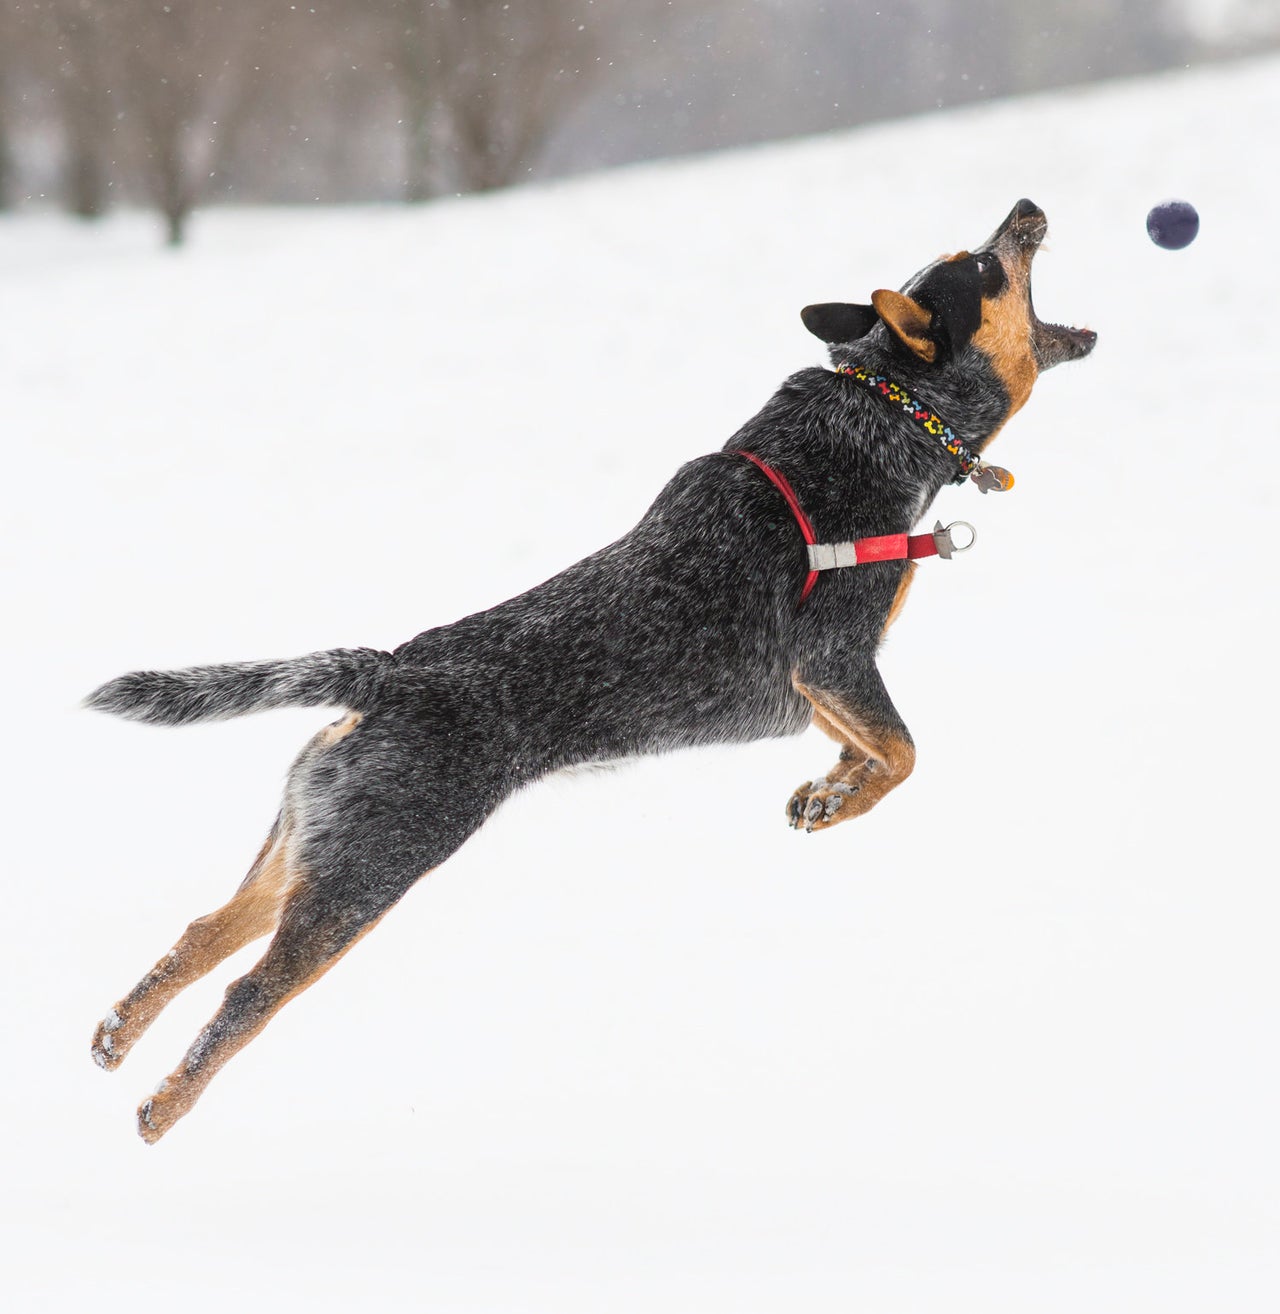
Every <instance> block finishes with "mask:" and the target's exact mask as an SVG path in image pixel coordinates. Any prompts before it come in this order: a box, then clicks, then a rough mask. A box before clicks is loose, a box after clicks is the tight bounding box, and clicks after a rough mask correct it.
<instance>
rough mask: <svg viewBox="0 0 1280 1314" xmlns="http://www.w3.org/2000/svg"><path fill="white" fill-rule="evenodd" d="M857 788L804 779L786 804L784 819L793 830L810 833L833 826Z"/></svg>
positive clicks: (838, 783) (836, 782)
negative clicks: (785, 816) (785, 817)
mask: <svg viewBox="0 0 1280 1314" xmlns="http://www.w3.org/2000/svg"><path fill="white" fill-rule="evenodd" d="M858 788H859V787H858V786H857V785H849V784H845V783H844V782H843V781H839V780H827V779H825V778H823V779H820V780H806V781H805V783H804V784H803V785H801V786H800V788H799V789H797V790H796V792H795V793H794V794H792V795H791V799H790V801H789V802H788V803H787V820H788V821H789V822H790V823H791V826H792V829H793V830H799V829H800V828H801V827H803V828H804V829H805V830H806V831H808V832H810V833H812V832H813V831H815V830H823V829H825V828H826V827H827V826H833V825H835V823H836V821H837V819H838V815H839V812H840V809H841V808H842V807H843V806H844V801H845V799H847V798H848V797H849V796H850V795H852V794H856V793H857V792H858Z"/></svg>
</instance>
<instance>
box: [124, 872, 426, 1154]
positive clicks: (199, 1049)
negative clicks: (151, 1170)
mask: <svg viewBox="0 0 1280 1314" xmlns="http://www.w3.org/2000/svg"><path fill="white" fill-rule="evenodd" d="M412 883H413V882H412V881H407V882H404V883H402V884H398V885H395V886H392V885H378V886H377V887H376V888H371V887H370V886H368V885H365V884H363V883H359V882H352V883H351V885H350V886H348V887H346V888H345V889H342V888H340V887H337V886H335V884H334V883H332V882H328V883H320V882H315V881H312V880H309V879H308V878H307V876H306V875H305V874H303V873H299V874H298V880H297V883H296V884H295V886H294V892H293V893H292V894H291V895H290V897H289V898H288V900H287V902H286V904H285V907H284V909H283V912H282V915H281V918H280V924H279V929H278V930H277V931H276V934H275V936H274V938H273V939H272V941H271V943H270V944H269V945H268V946H267V951H266V953H265V954H264V955H263V956H262V958H261V959H259V961H258V962H257V964H256V965H255V966H254V967H253V968H252V969H251V970H250V971H249V972H247V973H246V974H245V975H244V976H242V977H241V978H240V979H239V980H238V981H234V982H232V984H231V985H230V986H229V987H228V988H227V992H226V998H225V1000H224V1001H223V1004H222V1007H221V1008H220V1009H219V1010H218V1012H217V1013H216V1014H215V1015H214V1017H213V1018H212V1019H211V1020H210V1022H209V1023H208V1025H207V1026H206V1027H205V1028H204V1030H203V1031H201V1033H200V1034H199V1036H197V1037H196V1040H195V1043H194V1044H193V1045H192V1046H191V1048H190V1049H189V1050H188V1051H187V1053H186V1055H185V1056H184V1057H183V1060H182V1062H181V1063H180V1064H179V1065H178V1066H177V1067H176V1068H175V1069H174V1070H173V1071H172V1072H171V1073H170V1074H169V1076H168V1077H166V1078H165V1080H164V1081H162V1082H161V1083H160V1085H159V1086H158V1087H157V1089H156V1092H155V1094H153V1095H152V1096H151V1097H150V1098H149V1099H147V1100H144V1101H143V1103H142V1104H141V1106H140V1107H139V1109H138V1132H139V1135H141V1136H142V1138H143V1140H145V1141H147V1142H148V1143H149V1144H154V1142H156V1141H158V1140H159V1139H160V1137H162V1136H163V1135H164V1134H165V1132H167V1131H168V1130H169V1128H170V1127H172V1126H173V1124H174V1123H175V1122H177V1120H178V1119H179V1118H181V1117H182V1116H183V1114H185V1113H187V1112H189V1110H190V1109H191V1107H192V1105H194V1104H195V1102H196V1100H197V1099H199V1097H200V1095H201V1094H202V1092H203V1091H204V1088H205V1087H206V1086H207V1085H208V1084H209V1082H210V1081H211V1080H212V1079H213V1077H214V1076H215V1075H216V1073H217V1072H218V1070H219V1069H220V1068H221V1067H222V1066H223V1065H224V1064H225V1063H226V1062H227V1060H228V1059H230V1058H232V1057H233V1056H234V1055H235V1054H236V1053H238V1052H239V1051H240V1050H241V1049H243V1048H244V1046H245V1045H247V1044H248V1043H249V1041H251V1040H252V1039H253V1038H254V1037H255V1036H256V1035H257V1034H258V1033H259V1032H260V1031H261V1030H262V1029H263V1027H265V1026H266V1025H267V1023H268V1022H270V1021H271V1019H272V1018H273V1017H274V1016H275V1015H276V1013H277V1012H278V1011H279V1010H280V1008H281V1007H282V1006H283V1005H284V1004H286V1003H288V1001H289V1000H290V999H292V998H293V997H294V996H295V995H298V994H301V993H302V991H304V990H305V989H306V988H307V987H308V986H310V985H312V984H313V983H314V982H315V981H317V980H319V978H320V977H321V976H323V975H324V974H325V972H327V971H328V970H329V968H330V967H332V966H333V964H334V963H336V962H337V961H338V959H339V958H340V957H341V956H342V955H343V954H344V953H346V951H347V950H348V949H349V948H351V946H352V945H353V944H354V943H355V942H356V941H357V940H358V939H359V938H360V937H361V936H362V935H364V934H365V933H366V932H367V931H369V930H370V929H372V927H373V926H374V925H375V924H376V923H377V922H378V921H379V920H380V919H381V917H382V915H383V914H384V913H385V912H386V911H387V909H388V908H390V907H391V905H392V904H394V903H395V902H396V900H397V899H399V897H400V895H401V894H402V893H403V892H404V890H405V889H407V888H408V887H409V885H411V884H412Z"/></svg>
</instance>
